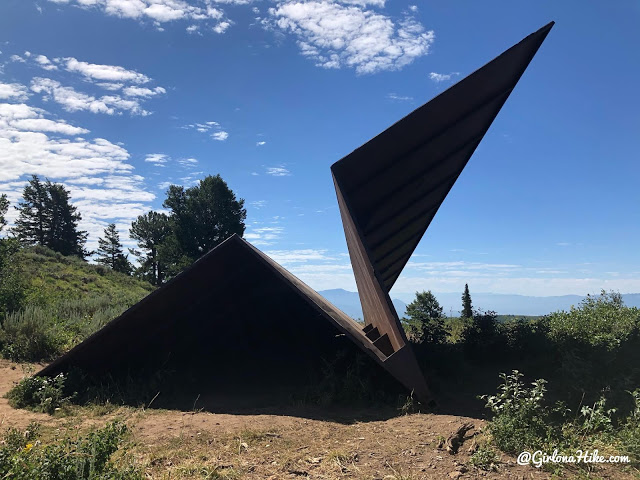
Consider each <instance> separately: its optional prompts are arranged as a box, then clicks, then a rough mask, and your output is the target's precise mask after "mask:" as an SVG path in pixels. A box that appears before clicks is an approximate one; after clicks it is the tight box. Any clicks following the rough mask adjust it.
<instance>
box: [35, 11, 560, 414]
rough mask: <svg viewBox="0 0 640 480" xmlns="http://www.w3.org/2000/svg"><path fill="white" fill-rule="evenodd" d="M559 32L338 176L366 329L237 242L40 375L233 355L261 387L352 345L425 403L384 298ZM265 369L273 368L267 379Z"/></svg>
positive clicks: (469, 84) (517, 50) (515, 52)
mask: <svg viewBox="0 0 640 480" xmlns="http://www.w3.org/2000/svg"><path fill="white" fill-rule="evenodd" d="M552 26H553V22H551V23H550V24H548V25H546V26H545V27H543V28H541V29H540V30H538V31H537V32H535V33H533V34H531V35H529V36H528V37H526V38H525V39H524V40H522V41H521V42H520V43H518V44H516V45H514V46H513V47H511V48H510V49H508V50H506V51H505V52H504V53H502V54H501V55H500V56H498V57H497V58H495V59H494V60H492V61H491V62H489V63H488V64H486V65H485V66H484V67H482V68H480V69H479V70H477V71H476V72H474V73H473V74H471V75H469V76H468V77H466V78H465V79H463V80H462V81H460V82H458V83H457V84H456V85H454V86H453V87H451V88H449V89H448V90H446V91H445V92H443V93H442V94H440V95H438V96H437V97H435V98H434V99H433V100H431V101H430V102H428V103H426V104H425V105H423V106H422V107H420V108H418V109H417V110H415V111H414V112H412V113H411V114H410V115H408V116H407V117H405V118H403V119H402V120H400V121H399V122H397V123H396V124H394V125H393V126H391V127H390V128H388V129H387V130H385V131H384V132H383V133H381V134H379V135H378V136H376V137H375V138H373V139H372V140H370V141H369V142H367V143H366V144H364V145H363V146H361V147H360V148H358V149H357V150H355V151H354V152H352V153H351V154H349V155H347V156H346V157H344V158H343V159H342V160H340V161H338V162H336V163H335V164H333V165H332V167H331V173H332V176H333V181H334V185H335V189H336V194H337V198H338V204H339V207H340V214H341V217H342V223H343V226H344V231H345V236H346V241H347V246H348V249H349V255H350V258H351V264H352V267H353V271H354V274H355V279H356V284H357V287H358V294H359V296H360V302H361V304H362V310H363V314H364V320H365V326H364V328H363V327H362V326H361V325H359V324H358V323H357V322H355V321H354V320H353V319H351V318H350V317H348V316H347V315H346V314H344V313H343V312H341V311H340V310H339V309H337V308H336V307H334V306H333V305H331V304H330V303H329V302H327V301H326V300H325V299H324V298H323V297H322V296H320V295H319V294H318V293H317V292H315V291H314V290H312V289H311V288H310V287H308V286H307V285H305V284H304V283H303V282H302V281H300V280H299V279H297V278H296V277H295V276H294V275H292V274H291V273H289V272H288V271H286V270H285V269H284V268H283V267H282V266H280V265H278V264H277V263H276V262H274V261H273V260H272V259H270V258H269V257H268V256H267V255H265V254H264V253H262V252H260V251H259V250H258V249H256V248H255V247H253V246H252V245H250V244H249V243H248V242H246V241H244V240H243V239H241V238H240V237H237V236H233V237H231V238H229V239H227V240H226V241H224V242H223V243H221V244H220V245H219V246H217V247H216V248H214V249H213V250H211V251H210V252H209V253H207V254H206V255H205V256H204V257H202V258H201V259H200V260H198V261H197V262H196V263H195V264H193V265H192V266H191V267H189V268H188V269H186V270H185V271H184V272H182V273H181V274H180V275H178V276H177V277H175V278H174V279H173V280H171V281H170V282H168V283H167V284H166V285H164V286H162V287H161V288H159V289H158V290H156V291H155V292H153V293H152V294H150V295H149V296H148V297H146V298H145V299H143V300H142V301H140V302H139V303H138V304H136V305H134V306H133V307H131V308H130V309H129V310H127V311H126V312H125V313H123V314H122V315H121V316H120V317H118V318H116V319H115V320H113V321H112V322H110V323H109V324H107V325H106V326H105V327H104V328H102V329H101V330H100V331H98V332H96V333H95V334H94V335H92V336H91V337H89V338H88V339H87V340H85V341H84V342H82V343H81V344H79V345H77V346H76V347H75V348H73V349H72V350H71V351H69V352H68V353H67V354H65V355H63V356H62V357H60V358H58V359H57V360H55V361H54V362H53V363H51V364H50V365H49V366H47V367H45V368H44V369H43V370H41V371H40V372H39V373H38V374H39V375H55V374H57V373H59V372H61V371H66V370H68V369H69V368H71V367H73V366H75V367H79V368H81V369H82V370H84V371H86V372H89V373H91V374H95V375H98V374H103V373H106V372H111V373H113V372H116V371H124V370H127V369H130V368H131V366H132V365H135V364H136V363H138V362H144V363H146V364H149V363H151V364H157V365H159V364H162V362H166V361H167V360H166V359H167V357H168V356H170V355H172V354H173V353H174V352H181V353H180V355H182V357H183V358H186V359H187V360H188V359H189V358H191V357H189V355H190V354H192V353H193V352H194V351H195V350H197V348H195V347H194V343H196V344H198V345H199V347H198V348H200V349H205V350H206V349H207V348H208V349H210V350H212V351H213V352H215V353H216V355H213V354H212V355H211V357H212V358H215V357H218V358H224V359H228V358H229V357H232V356H234V355H236V359H237V361H238V362H239V361H241V359H242V358H246V356H247V355H248V356H249V360H248V364H247V365H246V368H247V370H248V371H249V372H254V373H256V372H258V373H257V374H256V375H255V377H256V379H258V378H259V377H260V376H261V374H259V372H260V371H262V370H261V369H260V368H261V367H260V365H261V363H260V362H262V363H263V364H264V365H263V369H264V370H265V371H266V370H270V371H273V370H274V369H277V368H279V367H278V365H282V366H284V365H287V366H289V367H290V366H291V362H292V361H293V362H295V361H296V360H295V359H296V358H297V359H301V358H302V357H305V358H308V359H311V358H312V357H313V355H321V354H322V352H323V351H326V350H327V349H335V348H338V347H339V346H340V345H341V344H342V342H343V341H344V339H347V340H348V341H350V342H352V343H353V344H355V345H356V346H357V347H359V348H360V349H361V350H362V351H364V352H365V353H367V354H368V355H369V356H370V357H371V358H372V359H373V360H374V361H375V362H376V363H377V364H378V365H379V366H381V367H383V368H384V370H386V371H387V372H388V373H390V374H391V375H392V376H393V377H394V378H395V379H396V380H397V381H399V382H400V383H401V384H402V385H404V386H405V387H406V388H407V389H408V390H409V391H412V392H413V393H414V396H415V397H416V398H417V399H419V400H421V401H423V402H430V401H431V400H432V395H431V394H430V392H429V389H428V387H427V384H426V381H425V378H424V375H423V373H422V371H421V369H420V366H419V365H418V362H417V360H416V357H415V356H414V354H413V351H412V350H411V347H410V345H409V343H408V341H407V338H406V335H405V333H404V330H403V328H402V326H401V324H400V320H399V318H398V314H397V312H396V311H395V308H394V306H393V304H392V302H391V298H390V297H389V290H390V289H391V287H392V286H393V285H394V283H395V282H396V280H397V279H398V276H399V275H400V273H401V272H402V270H403V268H404V266H405V265H406V263H407V262H408V260H409V258H410V257H411V254H412V253H413V251H414V250H415V248H416V246H417V245H418V242H419V241H420V239H421V238H422V236H423V235H424V233H425V231H426V229H427V227H428V226H429V224H430V223H431V220H432V219H433V217H434V216H435V214H436V212H437V210H438V208H439V207H440V205H441V204H442V202H443V201H444V199H445V197H446V196H447V194H448V193H449V191H450V190H451V188H452V186H453V184H454V183H455V181H456V180H457V178H458V176H459V175H460V173H461V172H462V170H463V169H464V167H465V165H466V164H467V162H468V161H469V158H470V157H471V155H472V154H473V152H474V151H475V149H476V147H477V146H478V144H479V143H480V141H481V140H482V138H483V136H484V135H485V133H486V132H487V130H488V128H489V126H490V125H491V123H492V122H493V120H494V119H495V117H496V115H497V114H498V112H499V111H500V109H501V108H502V106H503V104H504V102H505V101H506V100H507V98H508V97H509V95H510V94H511V92H512V91H513V88H514V87H515V85H516V84H517V82H518V80H519V79H520V77H521V76H522V74H523V73H524V71H525V69H526V68H527V66H528V65H529V63H530V61H531V60H532V58H533V56H534V55H535V53H536V52H537V50H538V48H539V47H540V45H541V44H542V42H543V41H544V39H545V38H546V36H547V34H548V33H549V31H550V30H551V27H552ZM239 292H242V294H240V293H239ZM248 299H249V300H248ZM267 314H268V315H271V316H272V317H273V318H268V321H267V322H266V323H257V320H256V316H258V317H259V316H260V315H267ZM230 317H231V318H232V320H228V319H229V318H230ZM276 320H277V321H276ZM292 332H293V333H292ZM296 332H297V333H296ZM296 335H298V337H296ZM304 338H313V341H312V342H307V343H306V344H304V340H303V339H304ZM204 339H206V342H207V343H203V342H205V340H204ZM238 351H241V352H242V355H244V357H242V358H241V355H239V354H237V352H238ZM287 352H288V353H287ZM258 357H260V358H258ZM260 359H262V360H260ZM266 359H271V360H273V362H275V363H272V364H269V365H270V366H268V367H267V366H266V365H267V363H268V362H267V363H265V361H266ZM279 360H281V361H279ZM278 362H279V363H278ZM227 363H229V362H227ZM231 363H233V362H231ZM300 363H301V364H302V362H300ZM235 364H236V365H237V363H235ZM187 365H188V361H187ZM211 368H212V369H214V368H218V369H220V368H221V367H220V366H216V367H211ZM283 368H284V367H283ZM248 374H249V373H247V375H248ZM240 381H241V382H242V379H240Z"/></svg>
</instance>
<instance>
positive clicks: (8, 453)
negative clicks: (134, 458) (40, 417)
mask: <svg viewBox="0 0 640 480" xmlns="http://www.w3.org/2000/svg"><path fill="white" fill-rule="evenodd" d="M127 433H128V429H127V427H126V425H124V424H123V423H121V422H118V421H115V422H111V423H109V424H108V425H106V426H105V427H104V428H101V429H99V430H96V431H94V432H91V433H89V434H88V435H87V436H85V437H79V438H70V437H69V436H64V437H57V438H55V440H54V443H52V444H49V445H43V444H41V443H40V441H39V440H37V429H34V428H33V427H30V428H29V429H28V430H27V431H25V432H18V431H15V430H13V431H8V432H7V433H6V434H5V438H4V442H2V446H0V478H11V479H15V480H45V479H56V480H107V479H109V480H141V479H142V478H143V477H142V475H141V473H140V471H139V469H137V468H135V467H134V466H133V465H132V464H129V465H124V466H122V467H120V466H118V465H117V464H116V463H114V462H113V460H112V456H113V455H114V453H116V451H117V450H118V449H119V448H120V447H121V445H122V443H123V440H124V439H125V437H126V435H127ZM121 463H122V462H121Z"/></svg>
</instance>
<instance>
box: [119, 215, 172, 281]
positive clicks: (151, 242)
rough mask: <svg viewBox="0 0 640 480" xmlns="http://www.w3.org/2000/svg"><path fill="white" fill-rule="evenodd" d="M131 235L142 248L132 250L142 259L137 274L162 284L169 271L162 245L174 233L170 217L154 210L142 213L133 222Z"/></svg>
mask: <svg viewBox="0 0 640 480" xmlns="http://www.w3.org/2000/svg"><path fill="white" fill-rule="evenodd" d="M129 235H130V236H131V238H133V239H134V240H137V241H138V246H139V247H140V249H142V251H137V250H131V252H132V253H133V254H134V255H135V256H137V257H138V258H139V259H140V267H139V268H138V271H137V274H138V275H139V276H140V277H142V278H145V279H147V280H148V281H149V282H151V283H152V284H154V285H160V284H161V283H162V282H163V281H164V278H165V274H166V271H167V262H166V260H165V256H163V255H161V253H162V250H163V249H162V248H161V247H162V246H163V243H165V242H167V239H168V238H169V237H170V236H171V235H172V229H171V222H170V221H169V217H168V216H167V215H165V214H164V213H158V212H153V211H151V212H149V213H146V214H145V215H140V216H139V217H138V218H137V219H136V220H134V221H133V223H132V224H131V229H130V230H129Z"/></svg>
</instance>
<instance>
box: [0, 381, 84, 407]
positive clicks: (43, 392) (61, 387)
mask: <svg viewBox="0 0 640 480" xmlns="http://www.w3.org/2000/svg"><path fill="white" fill-rule="evenodd" d="M65 380H66V378H65V376H64V374H62V373H61V374H59V375H57V376H56V377H54V378H48V377H37V376H32V377H25V378H23V379H22V380H21V381H20V382H19V383H18V384H17V385H16V386H15V387H13V388H12V389H11V390H9V391H8V392H7V394H6V395H5V397H6V398H7V399H8V400H9V405H11V406H12V407H13V408H26V409H29V410H33V411H35V412H43V413H48V414H53V413H54V412H55V411H56V410H58V409H60V408H62V407H63V406H64V405H66V404H68V403H69V402H70V400H71V399H72V397H73V395H66V393H65Z"/></svg>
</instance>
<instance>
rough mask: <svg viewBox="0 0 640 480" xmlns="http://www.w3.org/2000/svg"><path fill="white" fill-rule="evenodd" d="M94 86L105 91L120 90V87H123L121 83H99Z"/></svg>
mask: <svg viewBox="0 0 640 480" xmlns="http://www.w3.org/2000/svg"><path fill="white" fill-rule="evenodd" d="M96 85H97V86H98V87H100V88H104V89H105V90H111V91H116V90H120V89H121V88H122V87H124V84H123V83H112V82H99V83H96Z"/></svg>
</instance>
